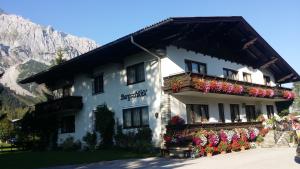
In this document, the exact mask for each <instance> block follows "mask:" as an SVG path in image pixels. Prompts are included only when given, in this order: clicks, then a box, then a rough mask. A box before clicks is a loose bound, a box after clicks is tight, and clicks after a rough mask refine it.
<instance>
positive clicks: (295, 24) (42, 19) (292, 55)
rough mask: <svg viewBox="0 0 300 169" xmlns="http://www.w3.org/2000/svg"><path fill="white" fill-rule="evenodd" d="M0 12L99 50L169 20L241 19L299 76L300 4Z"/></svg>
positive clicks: (65, 4) (31, 4)
mask: <svg viewBox="0 0 300 169" xmlns="http://www.w3.org/2000/svg"><path fill="white" fill-rule="evenodd" d="M0 8H2V9H3V10H5V11H6V12H7V13H14V14H17V15H21V16H23V17H25V18H27V19H30V20H32V21H33V22H36V23H39V24H42V25H51V26H53V27H54V28H55V29H57V30H60V31H63V32H66V33H71V34H74V35H77V36H83V37H87V38H90V39H93V40H95V41H96V42H97V43H98V44H100V45H103V44H105V43H108V42H110V41H112V40H115V39H116V38H119V37H121V36H124V35H126V34H128V33H131V32H134V31H136V30H138V29H140V28H143V27H145V26H147V25H151V24H153V23H155V22H158V21H160V20H163V19H165V18H168V17H172V16H236V15H237V16H243V17H244V18H245V19H246V20H247V21H248V22H249V23H250V24H251V25H252V26H253V27H254V28H255V29H256V30H257V32H258V33H259V34H260V35H262V37H263V38H264V39H265V40H266V41H267V42H268V43H269V44H270V45H271V46H272V47H273V48H274V49H275V50H276V51H277V52H278V53H279V54H280V55H281V56H282V57H283V58H285V59H286V60H287V62H288V63H289V64H290V65H291V66H292V67H293V68H294V69H295V70H296V71H297V72H300V59H299V57H300V1H299V0H286V1H283V0H282V1H279V0H274V1H272V0H265V1H262V0H251V1H247V2H245V1H241V0H223V1H221V0H209V1H205V0H194V1H193V0H184V1H183V0H182V1H179V0H151V1H142V0H128V1H122V0H119V1H116V0H109V1H106V2H105V1H100V0H98V1H96V0H85V1H83V0H81V1H79V0H73V1H71V0H64V1H63V0H50V1H41V0H27V1H20V0H6V1H4V0H0ZM0 26H1V25H0Z"/></svg>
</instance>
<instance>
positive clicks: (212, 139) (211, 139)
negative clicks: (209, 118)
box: [207, 131, 220, 146]
mask: <svg viewBox="0 0 300 169" xmlns="http://www.w3.org/2000/svg"><path fill="white" fill-rule="evenodd" d="M207 138H208V143H209V144H211V145H212V146H217V145H218V143H219V141H220V139H219V136H218V135H217V134H216V133H215V132H213V131H210V132H209V133H208V137H207Z"/></svg>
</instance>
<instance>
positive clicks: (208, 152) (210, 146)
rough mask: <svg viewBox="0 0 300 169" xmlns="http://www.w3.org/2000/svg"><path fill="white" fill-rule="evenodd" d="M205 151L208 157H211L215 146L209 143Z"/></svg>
mask: <svg viewBox="0 0 300 169" xmlns="http://www.w3.org/2000/svg"><path fill="white" fill-rule="evenodd" d="M205 152H206V156H207V157H211V156H212V153H213V152H214V147H213V146H212V145H207V146H206V147H205Z"/></svg>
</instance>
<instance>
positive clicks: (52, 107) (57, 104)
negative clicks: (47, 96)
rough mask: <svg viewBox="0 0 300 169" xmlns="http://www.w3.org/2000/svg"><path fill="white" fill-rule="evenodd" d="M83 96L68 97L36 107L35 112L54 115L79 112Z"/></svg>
mask: <svg viewBox="0 0 300 169" xmlns="http://www.w3.org/2000/svg"><path fill="white" fill-rule="evenodd" d="M82 106H83V103H82V97H81V96H67V97H63V98H59V99H55V100H49V101H47V102H43V103H38V104H36V105H35V111H36V112H38V113H41V114H53V113H61V112H67V111H78V110H80V109H81V108H82Z"/></svg>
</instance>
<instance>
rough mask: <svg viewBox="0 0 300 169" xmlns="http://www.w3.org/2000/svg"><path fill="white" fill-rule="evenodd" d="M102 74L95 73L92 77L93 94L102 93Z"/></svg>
mask: <svg viewBox="0 0 300 169" xmlns="http://www.w3.org/2000/svg"><path fill="white" fill-rule="evenodd" d="M103 86H104V85H103V74H100V75H97V76H95V77H94V78H93V94H98V93H103V92H104V89H103Z"/></svg>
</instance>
